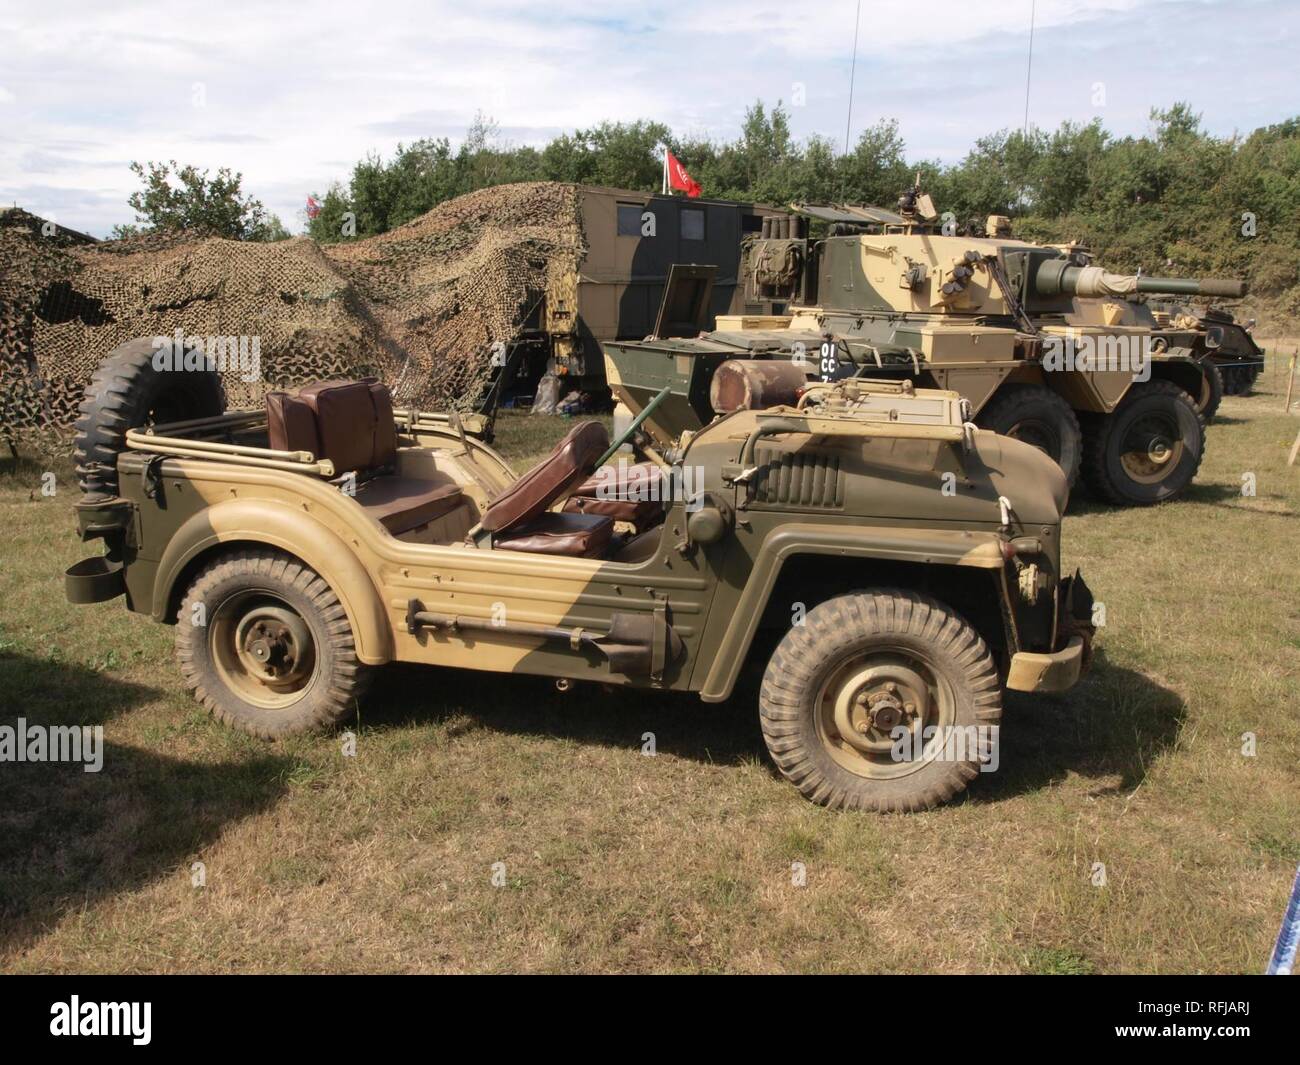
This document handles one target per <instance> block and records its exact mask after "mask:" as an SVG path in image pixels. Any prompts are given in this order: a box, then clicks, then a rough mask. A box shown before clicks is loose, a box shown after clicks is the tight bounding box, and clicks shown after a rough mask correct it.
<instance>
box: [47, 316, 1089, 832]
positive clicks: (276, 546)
mask: <svg viewBox="0 0 1300 1065" xmlns="http://www.w3.org/2000/svg"><path fill="white" fill-rule="evenodd" d="M185 362H186V364H190V363H191V362H193V360H190V359H187V360H185ZM791 400H792V401H791V402H790V403H788V404H785V405H781V406H777V407H775V408H772V409H765V410H748V409H743V408H742V409H738V410H736V411H735V412H733V413H731V414H729V415H727V416H725V417H722V418H719V419H717V420H716V421H714V422H712V423H711V424H709V425H708V426H706V427H704V428H702V429H700V430H699V431H697V432H695V433H688V434H685V435H684V436H683V437H682V438H681V439H680V440H679V441H677V442H676V443H675V445H674V446H673V447H672V448H669V449H666V450H664V451H663V452H662V453H661V452H659V451H656V450H653V449H652V448H651V447H650V446H649V445H648V444H646V443H645V438H644V437H643V436H640V435H639V434H638V433H637V428H638V427H637V425H636V424H635V423H634V424H633V425H632V426H631V427H630V428H629V429H628V430H627V431H626V432H624V433H623V434H621V436H622V439H620V440H616V441H613V442H611V441H610V440H609V438H608V433H607V430H606V429H605V427H604V425H603V423H601V422H599V421H587V422H579V423H577V424H575V425H574V426H573V427H572V429H571V430H570V431H569V433H568V434H567V435H566V436H565V437H564V439H563V440H562V441H561V442H560V443H559V444H558V445H557V446H556V447H555V449H554V451H553V452H552V453H551V454H550V455H549V457H547V458H546V459H545V460H544V461H543V462H541V463H539V464H538V465H537V466H535V467H534V468H533V469H531V470H529V471H528V472H527V473H525V474H524V475H523V476H518V475H516V474H515V472H514V471H513V470H511V468H510V467H509V466H508V465H507V463H506V462H505V461H504V460H503V459H502V458H501V457H500V455H498V454H497V453H496V452H495V451H494V450H493V449H492V448H491V447H490V446H488V444H487V443H486V442H485V440H484V439H483V438H482V437H483V435H484V424H483V423H482V422H480V421H478V420H476V419H474V418H472V417H463V418H462V417H457V416H455V415H444V414H431V413H426V412H421V411H411V410H406V411H403V410H397V411H394V410H393V408H392V406H391V401H390V398H389V394H388V391H387V389H386V388H384V387H383V386H382V385H380V384H378V383H377V382H375V381H373V380H363V381H343V382H339V381H335V382H327V383H323V384H318V385H313V386H309V387H307V388H303V389H301V390H300V391H298V392H297V393H293V394H290V393H272V394H271V395H270V396H268V398H267V403H266V407H265V409H261V410H251V411H241V412H229V413H226V412H223V411H222V410H221V403H220V387H219V384H218V383H217V380H216V375H215V374H214V373H213V372H212V371H211V370H209V369H204V368H199V369H190V370H171V371H168V370H159V369H157V368H155V365H154V360H153V359H151V349H150V347H149V342H148V341H137V342H133V343H131V344H127V345H124V346H123V348H121V349H119V350H118V352H116V353H115V354H114V355H113V356H110V358H109V359H108V360H106V362H105V363H104V364H103V366H102V367H101V368H100V370H99V372H98V373H97V374H96V376H95V378H94V380H93V381H92V383H91V385H90V386H89V388H88V390H87V396H86V399H85V401H84V402H83V405H82V417H81V421H80V422H79V437H78V460H79V472H80V475H81V482H82V491H83V494H82V497H81V500H80V502H79V503H78V504H77V508H76V509H77V518H78V522H79V525H80V530H81V534H82V537H83V539H86V540H90V539H92V538H99V539H102V540H103V541H104V545H105V548H106V552H105V554H104V555H102V556H97V557H93V558H89V559H86V560H84V561H82V562H80V563H78V564H77V565H75V566H73V567H72V568H71V569H70V570H69V571H68V574H67V576H66V589H67V595H68V597H69V599H70V600H72V601H73V602H76V603H94V602H100V601H104V600H109V599H113V598H115V597H117V596H120V595H124V596H125V598H126V604H127V606H128V608H129V609H131V610H133V611H137V612H139V613H143V614H149V615H152V617H153V618H154V619H155V620H157V621H161V622H165V623H168V624H172V625H174V626H175V628H176V655H177V659H178V661H179V663H180V668H181V672H182V674H183V676H184V678H185V682H186V684H187V685H188V687H189V688H191V689H192V690H193V692H194V694H195V696H196V698H198V699H199V700H200V701H201V702H202V703H203V704H204V705H205V706H206V707H207V708H208V709H209V710H210V711H211V712H212V713H213V714H214V715H216V716H217V717H218V718H220V719H221V720H222V721H224V722H226V723H227V724H230V725H233V726H235V727H236V728H240V729H243V730H245V731H248V732H251V733H253V734H255V735H258V736H262V737H267V738H274V737H279V736H285V735H288V734H291V733H295V732H298V731H301V730H304V729H308V728H311V727H321V726H328V725H331V724H332V723H335V722H337V721H339V720H341V719H342V718H344V717H345V716H346V715H348V714H349V713H351V712H353V710H354V707H355V704H356V703H357V701H358V700H359V699H360V698H361V696H362V694H363V692H364V691H365V688H366V682H367V680H368V679H369V678H370V676H371V675H372V673H373V670H374V668H375V667H377V666H382V665H383V664H385V663H387V662H392V661H402V662H420V663H427V664H429V665H435V666H453V667H459V668H464V669H477V670H491V671H502V672H515V673H527V674H534V675H537V676H542V677H552V678H556V680H557V683H558V684H560V686H561V687H568V686H570V685H571V684H572V683H573V682H577V681H594V682H599V683H601V684H604V685H616V686H619V687H623V688H629V689H632V688H647V689H663V690H670V691H681V692H696V693H698V694H699V697H700V698H701V699H702V700H703V701H704V702H709V703H716V702H720V701H722V700H725V699H727V698H728V697H729V696H730V695H731V694H732V691H733V688H734V686H735V685H736V682H737V677H738V676H739V675H740V673H741V670H742V667H744V666H745V665H746V663H747V662H748V661H757V662H758V663H759V664H760V665H761V664H762V662H764V661H765V662H766V672H765V673H764V675H763V679H762V682H761V690H760V694H759V699H758V702H759V708H758V709H759V715H760V722H761V725H762V731H763V735H764V737H765V739H766V742H767V746H768V748H769V750H770V751H771V754H772V757H773V759H774V760H775V762H776V764H777V765H778V766H779V767H780V769H781V772H782V773H784V774H785V776H786V777H788V778H789V779H790V780H791V781H792V782H793V783H794V784H795V785H796V787H798V788H799V790H800V791H801V792H803V794H804V795H806V796H807V797H808V798H810V799H812V800H814V801H815V802H819V803H823V804H825V805H827V806H831V807H844V808H862V809H872V810H880V811H907V810H919V809H923V808H926V807H930V806H933V805H935V804H937V803H940V802H943V801H945V800H948V799H951V798H952V797H953V796H954V795H956V794H958V793H959V792H961V791H962V790H963V789H964V788H965V787H966V785H967V784H968V783H969V782H970V781H972V780H974V779H975V777H976V775H977V774H978V773H979V772H980V771H981V768H990V767H993V766H995V765H996V762H997V750H996V744H997V737H998V728H999V726H1000V721H1001V717H1002V693H1003V689H1004V688H1011V689H1016V690H1019V691H1025V692H1059V691H1062V690H1064V689H1067V688H1069V687H1070V686H1071V685H1073V684H1074V682H1075V681H1076V679H1077V678H1078V677H1079V675H1080V673H1081V671H1082V670H1083V669H1084V668H1085V666H1086V664H1087V661H1088V657H1089V646H1090V639H1091V635H1092V627H1091V624H1090V613H1091V596H1090V595H1089V593H1088V590H1087V588H1086V587H1085V585H1084V584H1083V582H1082V580H1081V579H1080V578H1079V577H1078V575H1077V574H1075V575H1074V576H1073V577H1066V578H1064V579H1063V578H1062V576H1061V572H1060V550H1061V544H1060V537H1061V515H1062V512H1063V510H1064V508H1065V504H1066V496H1067V487H1066V482H1065V477H1064V475H1063V474H1062V472H1061V470H1060V468H1059V467H1058V466H1057V465H1056V464H1055V463H1054V462H1052V461H1051V460H1050V459H1049V458H1047V457H1046V456H1045V455H1043V454H1042V453H1041V452H1040V451H1038V450H1037V449H1035V448H1033V447H1031V446H1030V445H1028V444H1025V443H1022V442H1020V441H1016V440H1012V439H1008V438H1004V437H1000V436H997V435H996V434H994V433H991V432H987V431H984V430H979V429H976V428H975V427H974V426H973V425H971V424H970V423H969V407H968V405H967V404H966V403H965V402H964V401H963V400H962V399H961V398H960V397H959V396H958V395H957V394H956V393H955V392H949V391H941V390H928V389H918V388H914V387H913V386H912V384H911V383H910V382H902V383H898V384H890V383H881V382H871V383H869V384H868V383H861V382H855V381H847V382H842V383H836V384H827V385H817V386H814V387H812V388H810V389H808V390H807V391H805V392H803V393H802V394H801V395H799V396H798V397H793V396H792V397H791ZM652 409H653V405H651V406H650V407H648V408H647V410H652ZM644 413H645V412H643V414H644ZM634 439H639V446H640V447H641V448H642V450H641V452H640V453H639V454H636V455H634V456H633V457H635V458H639V459H640V460H641V461H638V462H630V461H629V460H628V459H627V458H626V457H624V456H623V454H622V453H621V452H620V451H619V445H620V444H622V443H624V442H625V441H626V440H634Z"/></svg>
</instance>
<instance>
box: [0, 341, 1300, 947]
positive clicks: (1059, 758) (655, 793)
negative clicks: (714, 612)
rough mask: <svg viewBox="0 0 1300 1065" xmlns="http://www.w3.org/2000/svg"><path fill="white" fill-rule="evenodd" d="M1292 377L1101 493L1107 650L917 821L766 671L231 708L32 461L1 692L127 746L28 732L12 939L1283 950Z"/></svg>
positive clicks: (6, 766) (1, 559) (14, 783)
mask: <svg viewBox="0 0 1300 1065" xmlns="http://www.w3.org/2000/svg"><path fill="white" fill-rule="evenodd" d="M1287 350H1290V349H1289V347H1288V349H1287ZM1278 387H1279V386H1278V383H1277V378H1275V376H1274V372H1273V370H1272V369H1271V368H1269V369H1268V370H1266V371H1265V374H1264V376H1263V377H1262V378H1261V379H1260V389H1259V391H1257V393H1256V394H1255V395H1253V396H1251V397H1248V398H1241V399H1235V398H1231V397H1229V398H1228V399H1226V400H1225V401H1224V403H1223V407H1222V410H1221V412H1220V418H1219V419H1218V420H1217V421H1216V422H1215V424H1214V425H1213V426H1212V427H1211V428H1210V434H1209V444H1208V454H1207V457H1206V460H1205V463H1204V466H1203V467H1202V470H1201V474H1200V477H1199V479H1198V483H1197V485H1196V486H1195V487H1194V488H1193V489H1192V490H1191V491H1190V492H1189V493H1188V494H1187V496H1186V497H1185V498H1184V499H1182V500H1180V501H1179V502H1176V503H1173V504H1168V505H1165V506H1162V507H1159V508H1156V509H1152V510H1130V511H1120V510H1112V509H1107V508H1103V507H1101V506H1098V505H1095V504H1092V503H1090V502H1089V501H1088V500H1087V499H1086V498H1080V499H1079V500H1076V502H1075V504H1074V507H1073V510H1072V514H1071V516H1070V517H1069V518H1068V519H1067V522H1066V529H1065V553H1066V563H1067V565H1069V566H1070V567H1073V566H1075V565H1077V566H1079V567H1081V568H1082V570H1083V572H1084V575H1085V576H1086V578H1087V580H1088V582H1089V583H1090V585H1091V587H1092V589H1093V591H1094V592H1095V594H1096V596H1097V598H1098V599H1099V600H1101V601H1102V602H1104V604H1105V608H1106V622H1107V624H1106V626H1105V629H1104V630H1103V634H1102V637H1101V641H1100V651H1099V653H1098V657H1097V661H1096V663H1095V666H1094V669H1093V672H1092V673H1091V675H1090V676H1089V677H1088V678H1087V679H1086V680H1085V681H1084V683H1083V684H1082V685H1081V686H1080V687H1078V688H1077V689H1076V690H1075V691H1074V692H1072V693H1070V694H1068V695H1066V696H1063V697H1050V698H1038V699H1029V698H1013V699H1012V700H1011V701H1010V703H1009V708H1008V714H1007V717H1006V719H1005V720H1004V728H1003V744H1002V751H1001V762H1002V765H1001V769H1000V770H999V771H998V772H997V773H994V774H989V775H987V776H984V777H982V778H981V779H980V780H978V781H977V782H976V783H975V785H974V786H973V787H972V789H971V791H970V792H969V793H968V795H967V797H966V798H965V799H963V800H962V801H960V802H958V803H957V804H955V805H952V806H949V807H946V808H942V809H939V810H935V811H933V812H930V813H926V814H920V815H912V816H895V817H876V816H862V815H845V814H834V813H829V812H827V811H825V810H823V809H821V808H819V807H816V806H812V805H810V804H809V803H807V802H805V801H804V800H803V799H801V798H800V797H799V795H798V793H797V792H796V791H795V790H794V788H793V787H791V786H790V785H788V784H786V783H784V782H783V781H782V780H781V779H780V778H779V777H778V776H777V775H776V773H775V771H774V770H773V768H772V766H771V764H770V763H769V761H768V759H767V756H766V752H765V750H764V748H763V744H762V740H761V737H760V734H759V728H758V718H757V711H756V706H755V702H754V691H753V688H752V686H751V687H749V688H748V689H747V690H745V691H743V692H741V693H740V694H738V695H737V696H736V697H735V698H734V699H732V700H731V702H729V703H727V704H725V705H723V706H720V707H715V706H706V705H704V704H702V703H700V702H698V701H697V700H696V699H695V698H694V697H691V696H680V697H668V696H654V697H645V696H629V695H626V694H619V693H606V692H604V691H600V690H581V689H579V690H575V691H573V692H571V693H569V694H567V695H562V694H560V693H558V692H556V691H555V690H554V688H553V686H551V685H549V684H548V683H547V682H545V681H543V680H540V679H533V678H529V677H522V676H521V677H508V676H507V677H495V676H491V675H477V674H459V673H454V672H450V671H438V670H432V669H417V668H413V667H389V668H387V669H385V670H384V671H383V672H382V674H381V676H380V678H379V680H378V682H377V683H376V686H375V688H374V689H373V692H372V695H371V697H370V699H369V701H368V703H367V704H366V705H365V707H364V709H363V714H362V718H361V721H360V723H359V725H357V726H353V727H354V729H355V732H356V737H357V738H356V755H355V757H344V756H343V754H342V752H341V746H342V741H341V737H340V736H339V735H325V736H315V737H308V738H303V739H298V740H294V741H291V742H284V743H279V744H266V743H262V742H260V741H255V740H252V739H250V738H248V737H245V736H242V735H239V734H236V733H233V732H230V731H228V730H227V729H225V728H223V727H222V726H220V725H218V724H216V723H215V722H213V721H211V720H210V719H208V718H207V717H206V716H205V715H204V714H203V713H202V712H201V711H200V710H199V708H198V706H197V704H195V703H194V702H192V701H191V700H190V699H189V698H188V697H187V696H186V694H185V693H184V692H183V691H182V689H181V686H180V681H179V674H178V672H177V670H176V669H175V668H174V666H173V663H172V658H171V636H172V632H171V630H170V629H169V628H167V627H164V626H160V625H155V624H153V623H151V622H149V621H147V620H146V619H143V618H141V617H139V616H137V615H131V614H128V613H127V612H126V611H125V610H124V609H123V607H122V605H121V603H120V601H119V602H116V603H109V604H103V605H100V606H96V607H80V608H78V607H72V606H69V605H67V604H66V603H65V602H64V600H63V593H62V583H61V574H62V571H63V569H64V568H65V567H66V566H67V565H69V564H70V563H72V562H74V561H76V560H77V559H79V558H81V557H83V556H84V555H85V554H87V553H90V552H89V551H87V549H86V548H85V547H84V546H83V545H82V544H80V543H79V542H78V540H77V539H76V536H75V535H74V532H73V520H72V517H71V511H70V504H71V503H72V501H73V498H74V493H75V486H74V483H73V481H72V479H71V473H70V470H69V469H68V468H67V467H66V466H64V467H61V468H58V469H56V471H55V472H56V473H57V475H58V493H57V495H56V496H55V497H54V498H53V499H50V498H46V497H43V496H42V495H41V493H40V476H41V473H42V472H43V471H42V466H41V464H40V463H39V462H33V461H30V460H19V461H17V462H14V461H12V460H10V459H8V458H5V459H0V522H2V523H3V528H4V539H3V548H0V565H2V569H0V724H12V723H13V722H14V719H15V718H17V717H19V716H21V717H24V718H25V719H26V720H27V721H28V722H29V723H46V724H75V723H85V724H102V725H103V726H104V733H105V740H106V754H105V762H104V768H103V771H102V772H101V773H98V774H92V773H83V772H82V771H81V770H80V768H79V767H76V766H68V765H63V766H47V765H27V764H23V765H16V764H13V763H3V764H0V967H2V968H3V969H4V970H7V971H21V972H41V971H64V970H71V971H104V972H117V971H155V970H163V971H171V972H206V971H217V972H224V971H281V970H288V971H322V970H349V971H390V970H395V971H412V970H433V971H462V970H470V971H501V970H548V971H591V970H599V971H631V970H635V971H643V970H650V971H814V972H820V971H843V970H869V971H882V972H900V971H912V970H923V971H941V972H977V971H978V972H982V971H994V972H1038V973H1088V972H1098V973H1110V972H1147V971H1162V972H1206V971H1242V972H1260V971H1262V970H1263V967H1264V965H1265V962H1266V960H1267V957H1268V954H1269V951H1270V949H1271V946H1272V943H1273V938H1274V936H1275V934H1276V932H1277V927H1278V923H1279V921H1280V918H1281V914H1282V910H1283V907H1284V905H1285V900H1286V894H1287V890H1288V888H1289V885H1290V882H1291V877H1292V875H1293V872H1294V869H1295V866H1296V863H1297V861H1300V765H1298V754H1300V576H1298V575H1300V519H1298V517H1297V515H1298V514H1300V464H1297V465H1296V466H1294V467H1290V468H1288V467H1287V465H1286V458H1287V452H1288V450H1289V448H1290V446H1291V443H1292V441H1293V440H1294V439H1295V436H1296V433H1297V431H1300V418H1296V417H1287V416H1286V415H1284V414H1283V413H1282V410H1281V408H1282V401H1281V398H1280V396H1279V395H1278V392H1277V388H1278ZM564 428H565V425H564V424H562V423H561V422H559V421H556V420H552V419H547V420H545V421H541V420H540V419H539V420H537V421H530V420H529V419H528V418H526V417H522V416H514V417H508V418H506V419H505V420H504V424H503V428H502V446H503V449H504V450H505V451H506V452H507V454H508V456H509V457H510V458H511V459H512V461H515V462H516V465H517V466H519V467H521V468H522V467H525V466H527V465H528V462H529V460H530V459H531V458H535V457H537V456H538V455H539V454H540V453H542V452H544V451H545V450H546V449H547V447H548V446H549V442H550V441H551V440H553V439H554V438H555V436H557V435H558V434H559V433H560V432H562V431H563V430H564ZM1245 474H1254V479H1255V484H1256V494H1255V495H1254V496H1244V495H1243V494H1242V485H1243V475H1245ZM91 550H92V551H93V550H95V549H94V548H92V549H91ZM646 732H653V733H654V734H655V736H656V738H657V744H658V753H657V755H656V756H654V757H647V756H645V755H643V754H642V735H643V734H644V733H646ZM1248 732H1249V733H1252V734H1254V737H1255V743H1256V753H1255V755H1254V756H1253V757H1248V756H1245V755H1243V753H1242V747H1243V738H1242V737H1243V734H1244V733H1248ZM196 862H201V863H202V870H203V874H204V879H205V883H204V886H201V887H195V886H193V881H194V878H195V875H196V874H195V871H194V870H195V865H194V863H196ZM796 862H798V863H803V865H804V867H805V868H806V873H807V880H806V885H805V886H795V884H793V883H792V879H793V878H792V863H796ZM495 863H504V865H503V866H496V865H495ZM1097 863H1102V864H1103V865H1104V884H1103V883H1100V881H1102V880H1103V877H1102V875H1101V871H1100V870H1099V867H1098V865H1097ZM494 866H495V870H496V871H497V872H498V873H500V874H501V877H499V878H498V879H501V878H502V877H503V878H504V886H500V887H498V886H494V885H493V875H494Z"/></svg>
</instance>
